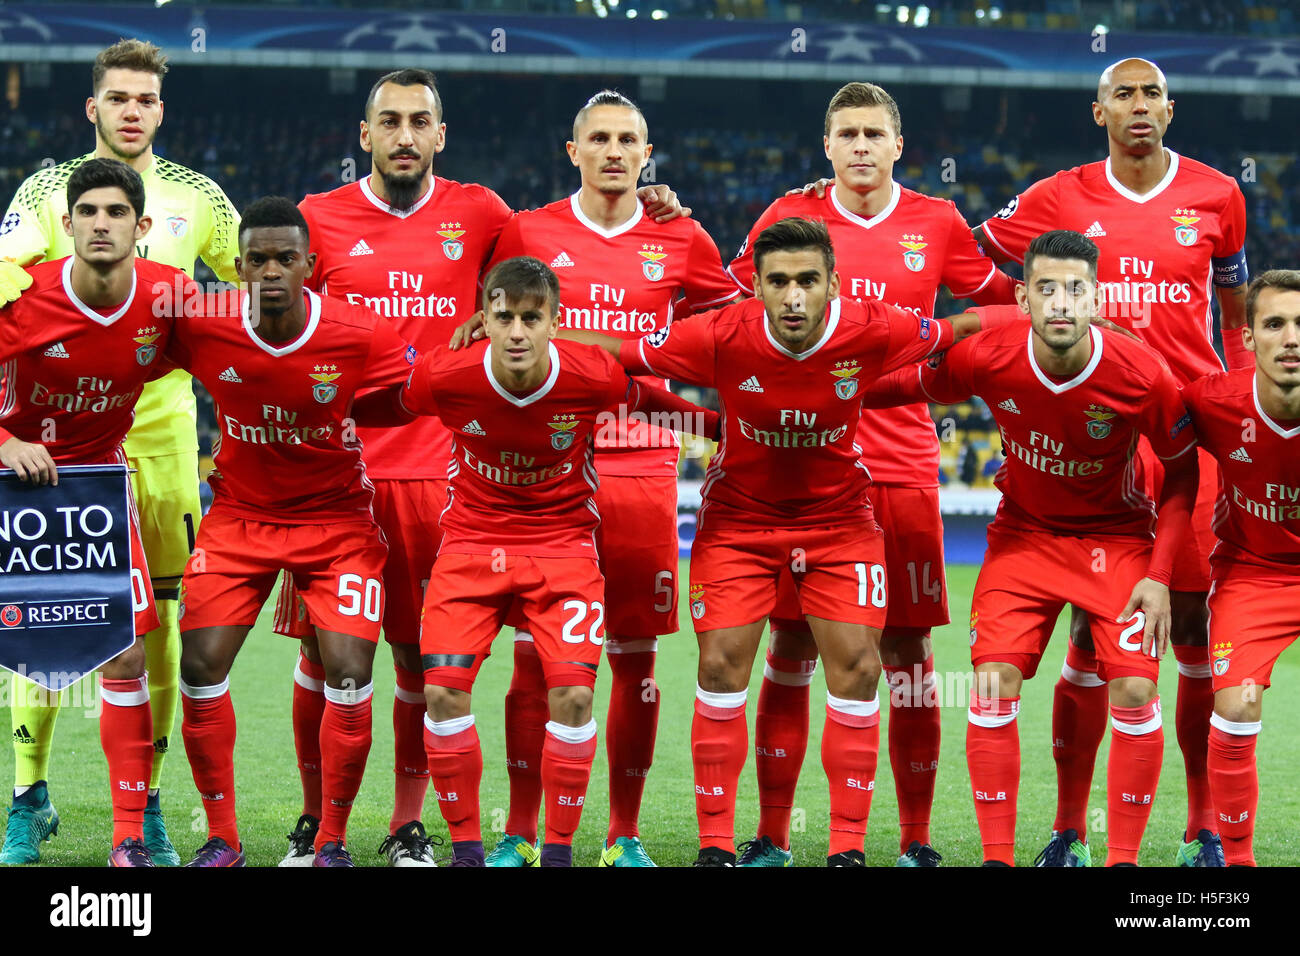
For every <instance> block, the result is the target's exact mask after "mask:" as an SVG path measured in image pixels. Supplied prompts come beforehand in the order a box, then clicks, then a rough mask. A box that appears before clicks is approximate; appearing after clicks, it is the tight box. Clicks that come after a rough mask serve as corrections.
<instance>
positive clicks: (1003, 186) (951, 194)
mask: <svg viewBox="0 0 1300 956" xmlns="http://www.w3.org/2000/svg"><path fill="white" fill-rule="evenodd" d="M206 72H211V74H212V77H211V78H210V79H207V80H202V81H200V80H195V79H194V78H193V74H191V77H190V79H189V80H182V79H181V77H182V75H183V74H182V73H181V71H177V78H176V80H175V81H174V80H173V79H172V78H169V79H168V87H167V90H166V94H167V95H166V100H167V102H168V108H167V113H166V117H165V122H164V125H163V128H162V130H161V132H160V135H159V139H158V142H157V144H156V149H157V151H158V152H159V153H160V154H161V155H163V156H165V157H167V158H168V159H171V160H174V161H176V162H179V163H183V164H185V165H187V166H190V167H192V168H194V169H197V170H199V171H201V172H203V173H205V174H207V175H208V176H210V177H212V178H213V179H214V180H216V181H217V182H218V183H220V184H221V186H222V187H223V188H224V189H225V190H226V192H227V193H228V195H229V196H230V197H231V199H232V200H233V201H234V203H235V205H236V206H237V207H239V208H242V207H243V206H245V205H246V204H247V203H248V202H249V201H251V200H252V199H254V198H256V197H257V196H261V195H265V194H283V195H288V196H293V197H299V196H302V195H305V194H307V193H312V192H321V191H325V190H329V189H332V188H334V187H336V186H338V185H341V184H342V183H343V182H344V181H347V180H348V179H350V178H357V177H360V176H364V175H366V174H367V173H368V172H369V169H370V163H369V157H368V156H367V155H366V154H365V153H364V152H362V151H361V149H360V148H359V146H358V143H357V121H358V120H359V119H360V118H361V117H360V110H361V103H362V101H363V100H364V96H365V89H366V87H365V85H364V83H362V84H360V85H359V88H358V89H357V90H356V91H355V92H354V93H353V94H350V95H341V94H340V95H318V96H316V97H315V98H310V97H307V96H305V95H304V96H299V95H297V93H296V91H295V90H293V89H292V88H290V89H289V90H288V94H289V96H290V97H291V98H292V99H294V101H295V109H292V110H287V111H286V110H280V109H274V110H272V109H271V108H270V107H268V108H267V109H265V110H262V109H260V108H256V107H250V110H249V111H241V110H239V109H235V108H232V107H231V106H225V105H223V106H220V107H214V106H213V105H212V104H211V101H209V100H208V99H206V98H204V97H202V94H201V92H198V91H201V90H203V89H205V88H216V89H227V86H228V84H230V89H229V93H230V95H229V96H228V97H226V98H225V99H224V101H225V103H230V104H234V103H249V104H257V103H259V102H260V101H259V100H258V99H257V97H256V96H254V95H251V94H250V95H249V96H247V97H244V96H241V95H240V94H239V92H238V89H239V87H238V81H236V80H234V79H232V78H230V77H228V76H227V75H226V74H225V73H224V72H223V71H205V73H206ZM281 72H282V73H283V74H284V75H285V77H286V79H285V83H286V84H289V85H290V87H292V84H294V83H299V84H310V83H311V82H313V80H312V78H311V77H310V76H308V75H307V74H308V73H309V71H288V70H286V71H281ZM596 82H598V81H597V80H593V79H590V78H567V79H561V78H554V79H553V80H550V81H548V84H547V91H548V92H547V96H548V100H547V103H546V104H545V106H544V107H541V106H539V107H537V108H526V109H525V108H518V107H517V106H515V105H514V104H518V103H525V102H530V101H529V100H528V98H527V90H528V88H529V86H530V84H535V80H533V79H530V78H484V77H467V76H464V75H448V76H447V77H445V78H443V95H444V100H445V107H444V109H445V113H446V116H447V122H448V145H447V148H446V150H445V151H444V152H443V153H442V154H440V156H439V157H438V162H437V169H438V171H439V173H440V174H441V175H445V176H448V177H450V178H453V179H458V180H462V181H473V182H482V183H485V184H487V185H490V186H491V187H492V188H494V189H495V190H496V191H497V192H498V193H499V194H500V195H501V197H502V198H503V199H504V200H505V201H506V202H507V203H509V204H510V205H511V206H512V207H513V208H517V209H522V208H531V207H535V206H539V205H542V204H544V203H547V202H550V201H552V200H554V199H557V198H561V197H563V196H565V195H567V194H569V193H570V192H572V191H573V190H574V189H576V187H577V185H578V177H577V173H576V171H575V170H574V169H573V167H572V166H571V164H570V163H569V161H568V158H567V156H566V155H565V153H564V149H563V144H564V140H565V139H567V138H568V136H569V131H568V124H569V119H568V118H569V117H570V116H571V115H572V113H573V112H574V111H575V110H576V107H577V106H580V105H581V104H582V102H583V101H584V100H585V97H586V96H589V95H590V93H591V92H592V91H593V90H594V89H595V86H593V85H592V84H593V83H596ZM187 83H189V84H192V85H189V86H187V85H186V84H187ZM757 86H758V85H757V84H750V86H749V87H746V88H745V89H747V90H748V92H745V91H744V90H742V89H740V88H739V87H738V88H737V89H736V90H728V89H721V90H719V91H718V92H717V96H718V97H719V98H720V99H721V100H722V101H725V102H729V103H732V104H736V103H740V104H744V103H753V102H775V101H774V100H772V99H771V97H772V96H773V95H776V93H775V88H767V87H762V88H758V89H754V87H757ZM805 86H808V87H810V89H808V90H796V91H794V92H792V93H788V95H792V96H794V97H795V98H796V99H797V98H799V97H802V98H803V99H804V100H805V104H804V107H803V108H802V109H801V110H800V112H802V113H806V114H807V118H806V121H800V122H798V123H794V122H775V121H769V120H768V119H764V118H762V117H763V116H765V115H775V114H755V113H753V111H750V112H749V113H748V114H747V113H746V111H745V110H744V109H741V108H738V107H737V106H734V105H733V106H732V107H731V108H729V109H723V108H721V107H720V105H719V103H712V102H701V101H700V98H699V97H698V96H688V95H685V88H684V87H683V88H682V91H681V92H675V91H673V90H671V89H670V91H669V95H667V97H666V99H665V100H664V101H661V102H646V103H644V104H643V106H644V108H645V111H646V114H647V118H648V120H649V122H650V124H651V125H650V129H651V137H650V139H651V141H652V142H653V143H654V144H655V149H654V153H653V155H652V159H653V161H654V164H655V165H654V169H653V170H652V172H653V178H654V179H655V180H656V181H661V182H667V183H669V184H671V185H672V186H673V188H674V189H675V190H676V191H677V192H678V194H679V195H680V197H681V198H682V201H683V202H684V203H685V204H687V205H690V206H692V207H693V209H694V216H695V217H696V218H697V219H698V220H699V221H700V222H701V223H702V224H703V225H704V226H705V228H706V229H707V230H708V231H709V233H710V234H711V235H712V236H713V237H714V239H715V240H716V242H717V244H718V247H719V249H720V251H721V253H722V257H723V261H724V262H726V261H728V260H729V259H730V258H731V256H732V255H733V254H734V253H735V251H736V250H737V248H738V247H739V245H740V243H741V241H742V240H743V239H744V237H745V234H746V232H747V231H748V229H749V227H750V225H751V224H752V223H753V222H754V220H755V219H757V218H758V216H759V214H760V213H761V212H762V211H763V209H764V208H765V207H766V206H767V204H768V203H769V202H770V201H771V200H772V199H774V198H775V197H777V196H778V195H780V194H782V193H783V192H784V191H785V190H786V189H788V188H790V187H792V186H798V185H802V184H803V183H806V182H809V181H811V180H814V179H816V178H818V177H820V176H823V175H827V174H828V173H829V164H828V163H827V161H826V159H825V157H824V155H823V153H822V150H821V144H820V134H821V110H822V107H820V106H819V105H817V104H820V103H824V101H825V96H826V95H828V90H823V89H822V88H821V86H820V85H818V84H811V85H809V84H805ZM621 88H622V89H624V90H625V91H627V92H628V93H630V94H631V95H632V96H633V97H636V95H637V89H636V83H635V81H634V80H632V81H628V82H627V83H626V84H625V85H623V86H622V87H621ZM781 89H784V90H787V91H789V90H790V88H789V87H788V86H786V87H782V88H781ZM895 92H896V94H897V95H898V98H899V100H900V105H901V107H902V112H903V118H904V139H905V148H904V152H903V157H902V159H901V160H900V162H899V163H898V165H897V166H896V170H895V178H896V179H898V180H899V181H900V182H901V183H903V184H904V185H907V186H910V187H912V188H915V189H918V190H919V191H922V192H924V193H927V194H929V195H936V196H943V197H945V198H950V199H952V200H953V201H954V202H955V203H956V204H957V206H958V208H959V209H960V210H961V211H962V213H963V214H964V215H965V216H966V219H967V220H968V221H969V222H970V223H971V224H976V223H978V222H980V221H982V220H983V219H985V218H987V217H988V216H990V215H992V214H993V213H994V212H996V211H997V209H998V208H1000V207H1001V206H1002V205H1003V204H1004V203H1005V202H1006V201H1007V200H1009V199H1010V198H1011V197H1012V196H1014V195H1015V194H1016V193H1017V192H1019V191H1020V190H1021V189H1023V188H1024V187H1025V186H1027V185H1028V184H1029V183H1031V182H1033V181H1035V180H1036V179H1039V178H1041V177H1042V176H1045V175H1048V174H1050V173H1052V172H1054V171H1055V170H1057V169H1060V168H1063V167H1068V166H1071V165H1076V164H1078V163H1081V162H1088V161H1091V160H1093V159H1097V158H1100V157H1101V156H1102V155H1104V152H1103V151H1104V148H1105V139H1104V134H1103V133H1102V132H1101V131H1100V130H1097V129H1096V128H1095V127H1094V126H1092V124H1091V118H1090V117H1089V116H1087V115H1086V114H1087V100H1088V97H1087V96H1086V94H1083V95H1078V94H1073V93H1069V92H1064V91H1053V92H1051V93H1050V100H1051V106H1050V108H1049V107H1048V106H1046V105H1043V104H1042V103H1041V102H1040V104H1039V106H1038V107H1037V108H1036V109H1028V108H1026V107H1025V106H1023V104H1022V105H1017V104H1016V101H1014V100H1011V101H1008V100H1007V99H1006V97H1005V95H1000V94H998V93H997V92H996V91H983V92H979V91H977V94H976V97H975V99H974V100H973V101H972V102H970V103H968V104H967V105H966V108H964V109H949V110H941V109H939V108H938V106H937V105H936V97H935V95H934V89H933V88H930V89H928V90H914V89H901V90H896V91H895ZM41 94H42V95H32V96H30V97H27V98H25V99H24V100H22V101H21V102H20V103H19V107H18V108H17V109H12V108H7V107H5V106H3V105H0V202H3V203H4V205H5V206H6V207H7V205H8V202H9V200H10V198H11V197H12V195H13V193H14V191H15V190H16V189H17V187H18V184H19V183H20V182H21V181H22V179H23V178H24V177H25V176H27V175H29V174H30V173H31V172H32V171H34V170H35V169H37V168H39V167H40V166H41V165H42V163H47V164H48V163H52V162H59V161H62V160H63V159H66V158H70V157H73V156H77V155H80V154H81V153H84V152H86V151H87V150H88V149H89V148H90V146H91V144H92V143H93V136H92V131H91V130H90V128H89V125H88V124H87V122H86V120H85V118H84V115H83V114H82V113H81V111H80V102H81V100H80V97H81V96H84V93H83V92H81V91H80V87H76V88H75V89H74V88H73V86H72V85H71V84H69V88H68V89H67V90H64V89H62V88H60V89H57V90H55V91H53V92H51V91H48V90H47V91H41ZM1071 97H1072V98H1074V99H1077V100H1078V103H1077V104H1076V106H1077V109H1075V110H1074V111H1073V112H1071V113H1069V116H1070V117H1071V118H1069V119H1063V118H1062V116H1063V114H1064V113H1066V112H1067V111H1063V110H1061V109H1060V108H1059V106H1060V104H1061V102H1062V99H1063V98H1065V99H1068V98H1071ZM1037 99H1039V100H1041V96H1040V97H1038V98H1037ZM56 102H59V103H70V104H72V108H71V109H66V110H61V111H56V110H54V109H52V108H51V105H50V104H51V103H56ZM483 102H490V103H492V104H493V107H492V108H478V107H477V105H476V104H479V103H483ZM187 104H194V108H192V109H190V108H187ZM1235 108H1236V101H1235V100H1233V101H1231V102H1229V101H1228V100H1227V98H1211V97H1205V96H1203V95H1200V94H1198V95H1195V96H1191V95H1189V96H1188V97H1187V98H1186V102H1185V103H1181V102H1180V105H1179V110H1178V122H1177V123H1176V124H1175V125H1174V126H1172V127H1171V129H1170V133H1169V135H1168V138H1167V141H1168V143H1169V144H1170V145H1171V146H1172V147H1173V148H1176V149H1179V150H1181V151H1184V152H1186V153H1187V154H1188V155H1190V156H1193V157H1195V158H1197V159H1200V160H1202V161H1204V162H1207V163H1209V164H1211V165H1212V166H1214V167H1215V168H1217V169H1220V170H1223V171H1225V172H1227V173H1229V174H1235V175H1237V176H1238V178H1239V180H1240V181H1241V182H1242V188H1243V191H1244V193H1245V195H1246V200H1247V211H1248V217H1249V223H1250V231H1249V235H1248V243H1247V253H1248V259H1249V262H1250V265H1251V269H1252V272H1256V273H1257V272H1260V271H1262V270H1264V269H1267V268H1271V267H1280V266H1289V267H1294V266H1295V265H1296V264H1297V263H1300V228H1298V227H1300V208H1296V207H1295V205H1294V202H1293V200H1292V198H1291V197H1292V196H1294V195H1297V190H1300V169H1297V167H1296V165H1295V163H1294V153H1295V148H1294V144H1293V139H1294V132H1293V130H1294V128H1295V127H1294V124H1293V123H1292V120H1293V119H1294V117H1291V116H1290V115H1289V114H1285V113H1284V112H1283V110H1284V107H1279V108H1278V109H1277V110H1275V113H1277V114H1281V115H1275V116H1274V117H1273V122H1272V123H1271V124H1270V123H1263V124H1259V123H1257V124H1254V125H1253V126H1250V127H1248V128H1247V127H1242V126H1240V125H1234V126H1233V127H1232V128H1231V129H1230V130H1229V128H1228V127H1225V126H1224V125H1223V122H1222V116H1223V115H1224V110H1226V109H1235ZM1075 113H1077V114H1079V115H1078V116H1075V115H1074V114H1075ZM747 115H749V116H754V115H757V116H759V117H760V118H758V119H752V120H751V119H747V118H746V116H747ZM1215 131H1217V135H1214V132H1215ZM1243 143H1249V145H1241V144H1243ZM956 308H957V306H956V305H954V304H953V303H952V302H951V300H946V299H941V300H940V302H939V303H937V304H936V313H937V314H940V315H943V314H948V313H950V312H953V311H956ZM949 417H953V418H955V419H956V430H955V431H953V430H951V429H949V430H948V437H950V438H951V439H952V440H951V441H949V442H948V443H946V444H945V446H944V468H945V473H946V477H948V478H951V479H953V480H956V479H957V477H958V474H959V471H960V465H961V463H962V461H961V458H962V456H961V454H960V451H961V448H962V443H963V439H965V438H970V439H971V441H972V442H973V444H974V446H975V452H976V454H977V456H978V457H979V461H978V462H977V468H976V470H977V483H982V482H984V481H985V480H986V478H985V475H984V467H985V465H986V463H987V461H988V459H989V456H990V455H992V454H993V452H995V451H996V431H995V430H992V426H991V419H989V417H988V415H987V409H985V408H983V407H982V405H980V404H979V403H978V402H976V403H972V404H971V405H970V406H969V407H964V408H959V409H956V410H939V411H938V412H937V413H936V421H942V420H943V419H944V418H949ZM943 431H944V429H942V428H941V433H942V432H943ZM967 454H968V455H969V452H967ZM968 468H969V466H968ZM688 469H689V470H688V474H689V473H692V472H693V471H695V470H696V469H695V468H694V466H688Z"/></svg>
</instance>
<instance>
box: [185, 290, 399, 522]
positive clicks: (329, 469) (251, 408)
mask: <svg viewBox="0 0 1300 956" xmlns="http://www.w3.org/2000/svg"><path fill="white" fill-rule="evenodd" d="M305 295H306V298H307V324H306V326H305V327H304V328H303V330H302V333H301V334H300V335H299V336H298V337H297V338H296V339H294V340H293V341H292V342H286V343H284V344H282V345H272V344H271V343H270V342H267V341H265V340H263V339H261V338H259V337H258V335H257V333H256V332H254V331H253V327H252V324H251V321H250V319H249V315H248V300H247V299H241V303H240V304H241V307H242V308H241V312H240V314H239V315H237V316H231V315H222V316H211V315H208V316H200V317H185V318H180V319H177V321H176V327H175V329H174V330H173V333H172V341H171V345H170V346H169V347H168V349H167V357H168V358H169V359H170V360H171V361H172V362H174V363H175V364H177V365H179V366H181V367H182V368H184V369H187V370H189V372H190V373H191V374H192V375H193V376H194V377H195V378H197V379H198V380H199V381H200V382H202V383H203V386H204V387H205V388H206V389H207V390H208V391H209V392H210V393H211V394H212V398H213V400H214V401H215V403H216V412H217V428H218V430H217V438H216V440H215V441H214V442H213V448H212V451H213V459H214V461H213V464H214V466H215V467H214V469H213V472H212V474H211V476H210V477H209V478H208V484H210V485H211V486H212V493H213V502H212V508H213V510H214V511H221V512H223V513H225V514H229V515H233V516H235V517H239V518H247V519H250V520H253V521H267V522H281V523H285V524H324V523H327V522H330V521H339V520H348V519H355V518H357V517H358V516H359V515H368V514H369V513H370V499H371V496H372V487H371V484H370V480H369V478H368V477H367V476H366V466H365V465H364V464H363V463H362V460H361V452H362V449H361V442H360V441H359V440H358V439H357V437H356V435H355V434H353V431H354V430H353V429H352V428H351V423H350V422H348V421H346V419H348V417H349V415H350V414H351V406H352V399H353V396H354V395H355V394H356V392H357V390H358V389H363V388H371V387H377V386H384V385H396V384H398V383H400V382H402V381H403V380H404V379H405V378H406V377H407V376H408V375H409V374H410V372H411V364H412V363H413V362H414V360H415V354H414V353H415V350H414V348H412V347H410V346H408V345H407V344H406V342H405V341H404V340H403V339H402V337H401V336H400V335H398V334H397V332H396V331H394V330H393V327H392V326H391V325H390V324H389V323H388V322H386V321H385V320H383V319H381V318H380V317H379V316H377V315H375V314H374V313H373V312H371V311H370V310H369V309H367V308H364V307H362V306H357V305H349V304H348V303H346V302H341V301H339V300H338V299H330V298H327V297H325V296H320V295H317V294H316V293H314V292H311V291H308V292H306V293H305ZM367 457H369V456H367Z"/></svg>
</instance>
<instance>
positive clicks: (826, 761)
mask: <svg viewBox="0 0 1300 956" xmlns="http://www.w3.org/2000/svg"><path fill="white" fill-rule="evenodd" d="M879 751H880V702H879V700H844V699H841V698H839V697H835V696H833V695H831V694H827V695H826V725H825V727H824V728H823V730H822V767H824V768H825V770H826V779H827V781H828V782H829V783H830V791H831V827H830V834H831V839H830V849H829V850H828V855H829V856H835V855H836V854H837V853H844V852H846V851H848V850H857V851H858V852H862V849H863V840H864V839H865V837H866V835H867V816H868V815H869V814H870V812H871V794H872V792H873V791H874V790H875V781H876V760H877V757H878V754H879Z"/></svg>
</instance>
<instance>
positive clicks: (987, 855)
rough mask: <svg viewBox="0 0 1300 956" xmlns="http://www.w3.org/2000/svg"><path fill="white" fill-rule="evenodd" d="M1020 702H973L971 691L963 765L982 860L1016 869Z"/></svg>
mask: <svg viewBox="0 0 1300 956" xmlns="http://www.w3.org/2000/svg"><path fill="white" fill-rule="evenodd" d="M1019 711H1020V698H1019V697H988V698H981V697H977V696H976V694H975V692H974V691H972V692H971V706H970V712H969V713H968V714H967V719H968V721H969V722H968V724H967V726H966V766H967V768H968V769H969V770H970V782H971V790H972V791H973V792H974V796H975V819H976V821H977V822H978V823H979V828H980V841H981V842H982V843H983V844H984V859H985V861H986V862H988V861H996V862H1000V863H1005V864H1007V865H1008V866H1015V862H1016V860H1015V851H1016V798H1017V796H1018V794H1019V790H1020V732H1019V730H1018V729H1017V728H1016V714H1017V713H1019Z"/></svg>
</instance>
